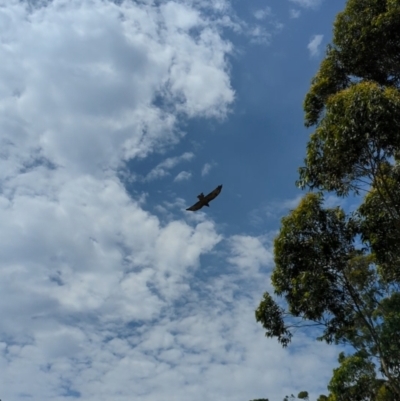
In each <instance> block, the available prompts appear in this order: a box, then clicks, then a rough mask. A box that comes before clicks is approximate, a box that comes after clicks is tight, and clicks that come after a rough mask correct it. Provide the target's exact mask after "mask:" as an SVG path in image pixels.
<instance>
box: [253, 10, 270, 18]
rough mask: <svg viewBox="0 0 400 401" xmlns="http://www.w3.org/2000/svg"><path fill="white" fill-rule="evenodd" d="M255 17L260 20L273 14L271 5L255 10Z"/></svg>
mask: <svg viewBox="0 0 400 401" xmlns="http://www.w3.org/2000/svg"><path fill="white" fill-rule="evenodd" d="M253 15H254V18H256V19H258V20H263V19H265V18H267V17H268V16H270V15H271V7H265V8H260V9H259V10H256V11H254V13H253Z"/></svg>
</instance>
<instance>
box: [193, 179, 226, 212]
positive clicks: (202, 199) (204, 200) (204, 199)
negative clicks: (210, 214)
mask: <svg viewBox="0 0 400 401" xmlns="http://www.w3.org/2000/svg"><path fill="white" fill-rule="evenodd" d="M221 190H222V185H218V186H217V188H215V189H214V191H212V192H210V193H209V194H208V195H206V196H204V195H203V192H202V193H201V194H200V195H198V196H197V197H198V198H199V201H198V202H197V203H195V204H194V205H193V206H190V207H188V208H187V209H186V210H190V211H192V212H195V211H196V210H200V209H201V208H202V207H203V206H208V207H209V206H210V205H209V202H211V201H212V200H213V199H215V198H216V197H217V196H218V195H219V194H220V192H221Z"/></svg>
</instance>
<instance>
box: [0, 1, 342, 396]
mask: <svg viewBox="0 0 400 401" xmlns="http://www.w3.org/2000/svg"><path fill="white" fill-rule="evenodd" d="M3 3H4V4H5V6H3V7H0V37H1V40H2V46H1V47H0V59H1V60H2V62H1V63H0V142H1V150H0V152H1V158H0V164H1V168H0V187H1V193H0V221H1V222H2V228H1V230H0V254H1V259H0V293H1V297H0V321H1V328H0V366H1V376H0V388H1V389H2V394H1V398H2V399H10V400H11V399H12V400H15V401H20V400H23V399H26V398H27V397H30V398H31V399H32V400H33V401H36V400H37V401H39V400H40V401H43V400H54V401H64V400H67V399H68V400H69V399H71V396H75V397H77V396H80V397H81V398H82V399H84V400H85V401H95V400H96V401H105V400H115V401H125V400H132V399H140V400H143V401H155V400H160V399H167V400H169V399H173V400H177V401H181V400H182V401H183V400H187V399H191V400H193V401H200V400H203V399H205V398H210V396H212V397H215V398H216V399H219V400H221V401H224V400H228V399H229V400H230V401H239V400H243V399H250V398H256V397H261V396H269V397H271V398H272V397H276V398H278V396H279V397H280V396H282V395H283V394H286V393H288V392H290V391H293V390H294V388H296V389H297V388H299V387H302V386H303V384H304V382H305V376H304V375H305V374H309V375H310V376H312V378H313V380H312V383H313V385H312V386H313V389H314V390H315V391H318V390H320V387H321V386H320V384H319V383H325V382H326V378H327V376H329V375H330V370H326V367H327V366H328V367H330V366H331V365H332V361H334V359H335V355H334V354H335V350H334V349H332V348H328V347H326V346H324V345H323V344H315V343H314V342H313V341H311V340H310V339H309V338H302V341H301V344H302V349H303V351H302V352H303V354H301V353H300V354H297V355H299V356H297V355H296V356H295V357H294V356H293V355H290V354H289V353H288V352H287V351H285V350H282V349H281V348H279V347H278V346H277V344H276V342H275V341H268V340H266V339H263V333H262V330H261V328H260V327H259V325H257V324H256V322H255V320H254V309H255V307H256V305H257V302H258V301H259V298H260V297H261V294H262V291H263V290H264V289H265V287H266V286H267V285H266V284H265V283H264V282H263V281H262V280H261V279H260V277H261V273H259V272H258V271H259V270H260V269H261V268H262V267H264V268H265V267H267V268H269V267H271V266H270V263H271V260H270V256H269V255H270V252H271V250H270V247H269V245H268V244H266V243H265V242H264V241H263V239H262V238H252V237H250V236H238V237H233V238H231V239H229V238H228V239H227V241H226V242H224V241H222V240H223V237H222V235H221V234H219V232H218V229H217V226H216V224H215V223H214V222H213V221H211V220H210V219H209V218H207V216H206V215H201V214H198V215H188V217H187V220H184V219H183V218H182V219H178V218H177V217H176V215H177V214H176V213H175V217H174V218H173V219H170V220H169V221H167V222H162V221H161V220H160V218H158V217H157V216H155V215H152V214H151V213H149V212H147V211H145V210H144V209H143V208H144V207H145V206H146V199H145V196H143V195H142V194H138V195H137V197H136V195H135V196H133V195H132V193H127V191H126V188H125V187H124V186H123V185H122V183H121V181H120V180H119V179H118V175H117V170H118V168H120V167H121V166H123V165H124V163H125V162H126V161H128V160H130V159H134V158H145V157H146V156H147V155H149V154H150V153H151V152H154V151H156V150H159V149H163V148H164V147H165V146H169V145H171V144H173V143H176V142H177V141H178V140H179V139H180V138H181V136H182V133H181V132H180V131H179V129H178V128H177V127H178V126H179V125H178V122H179V119H180V118H181V117H182V116H183V117H184V118H187V117H192V116H195V117H208V118H211V117H213V118H223V117H224V116H226V113H227V112H228V110H229V107H230V105H231V103H232V101H233V99H234V91H233V89H232V88H231V85H230V77H229V66H228V64H227V59H226V58H227V55H228V54H229V53H230V52H231V51H232V45H231V44H230V43H228V42H227V41H225V40H224V39H223V38H222V37H221V31H220V29H219V28H220V26H221V25H222V24H223V22H222V21H221V19H222V17H221V15H219V14H216V15H210V13H211V12H217V13H218V12H221V13H225V12H226V10H228V6H227V4H228V3H227V2H226V1H218V2H199V3H201V4H200V5H201V6H202V7H203V6H204V7H205V6H206V3H208V6H207V7H209V10H208V14H205V13H203V12H202V11H201V10H200V9H199V8H198V2H192V3H191V2H189V1H188V2H186V3H185V2H174V1H169V2H167V3H166V2H161V3H159V4H158V5H156V4H155V3H153V2H122V3H121V4H119V5H118V4H116V3H117V2H112V1H107V0H83V1H82V0H68V1H67V0H54V1H52V2H40V4H41V7H40V8H39V7H38V6H37V7H36V6H34V5H32V4H35V2H33V3H32V2H29V3H28V2H21V1H18V0H11V1H7V2H4V1H3ZM36 3H39V2H36ZM206 15H208V17H207V16H206ZM213 17H215V18H213ZM229 21H230V20H229V19H228V20H225V22H224V23H225V24H226V26H227V25H229ZM232 24H233V22H232ZM205 86H207V87H209V88H210V90H209V91H204V87H205ZM158 99H161V100H162V101H160V102H158V101H157V100H158ZM160 104H162V105H163V106H160ZM184 155H186V156H184ZM184 155H182V156H180V157H178V158H177V159H176V158H169V159H167V160H165V161H164V162H163V163H164V164H163V165H162V166H161V169H163V170H164V171H168V170H169V169H171V168H172V167H173V166H175V165H176V164H174V163H178V162H180V161H184V160H189V159H190V158H191V157H192V156H190V154H184ZM133 174H134V173H133ZM131 184H132V185H133V186H134V184H135V180H134V179H133V180H132V182H131ZM134 189H135V190H136V188H134ZM135 197H136V199H135ZM177 205H178V206H177ZM181 205H183V201H182V200H181V199H177V201H176V203H175V204H174V205H173V206H171V207H170V208H169V209H167V208H166V210H172V209H173V207H175V208H178V207H181ZM167 206H168V205H167ZM185 216H186V215H185ZM189 222H190V224H189ZM221 255H222V256H221ZM211 256H212V257H211ZM204 260H205V261H204ZM207 269H208V270H207ZM206 270H207V274H205V271H206ZM265 281H267V279H266V280H265ZM305 355H306V356H307V371H306V373H303V374H302V373H299V375H298V376H296V377H295V379H292V378H291V375H290V371H291V369H296V371H297V372H303V370H302V367H303V366H304V356H305ZM266 356H268V357H267V358H266ZM232 378H234V379H235V380H232ZM314 383H316V384H314ZM299 389H302V388H299ZM311 391H312V390H311ZM311 391H310V392H311ZM250 393H254V396H253V394H250Z"/></svg>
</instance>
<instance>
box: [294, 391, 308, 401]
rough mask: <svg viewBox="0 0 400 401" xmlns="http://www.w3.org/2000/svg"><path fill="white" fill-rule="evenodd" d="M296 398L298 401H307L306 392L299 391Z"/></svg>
mask: <svg viewBox="0 0 400 401" xmlns="http://www.w3.org/2000/svg"><path fill="white" fill-rule="evenodd" d="M297 398H298V399H299V400H306V401H308V392H307V391H300V393H299V394H297Z"/></svg>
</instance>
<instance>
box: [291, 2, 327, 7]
mask: <svg viewBox="0 0 400 401" xmlns="http://www.w3.org/2000/svg"><path fill="white" fill-rule="evenodd" d="M290 1H291V2H292V3H295V4H297V5H298V6H299V7H303V8H317V7H318V6H319V5H321V4H322V2H323V1H324V0H290Z"/></svg>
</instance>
